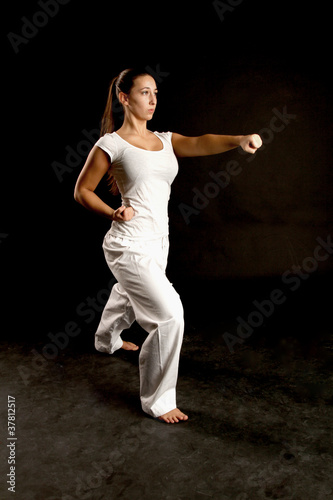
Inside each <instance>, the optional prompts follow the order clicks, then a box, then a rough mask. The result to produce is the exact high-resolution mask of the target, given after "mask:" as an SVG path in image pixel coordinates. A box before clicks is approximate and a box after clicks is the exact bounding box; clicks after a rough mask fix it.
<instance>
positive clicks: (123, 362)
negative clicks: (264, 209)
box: [0, 285, 333, 500]
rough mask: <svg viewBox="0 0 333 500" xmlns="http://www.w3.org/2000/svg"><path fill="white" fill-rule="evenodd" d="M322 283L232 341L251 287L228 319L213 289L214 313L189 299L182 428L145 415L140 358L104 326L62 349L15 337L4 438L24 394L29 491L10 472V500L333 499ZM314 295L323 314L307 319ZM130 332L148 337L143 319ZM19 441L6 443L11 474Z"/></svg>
mask: <svg viewBox="0 0 333 500" xmlns="http://www.w3.org/2000/svg"><path fill="white" fill-rule="evenodd" d="M267 286H268V288H267V290H268V289H271V288H270V286H271V285H267ZM250 290H252V286H249V289H248V291H249V294H250V295H251V293H253V292H252V291H250ZM317 291H318V290H317ZM317 291H316V287H314V288H313V293H312V294H310V295H309V296H308V297H307V296H306V293H305V294H303V295H302V296H301V295H299V299H298V302H297V304H293V305H292V309H293V311H294V313H295V311H296V313H298V314H297V319H296V318H295V315H294V316H293V318H292V317H291V316H290V312H291V311H290V305H289V306H288V305H284V306H281V311H282V307H284V308H285V309H284V310H283V312H281V313H279V314H276V315H275V316H274V314H272V317H270V318H268V319H267V321H265V322H264V323H263V324H262V325H260V327H259V326H258V328H257V329H254V330H255V331H254V332H253V334H252V335H251V336H248V337H247V338H245V339H243V342H237V343H235V344H234V345H233V346H232V347H230V344H229V346H228V345H227V343H226V341H225V336H224V333H225V332H226V331H228V332H229V333H232V332H234V333H235V327H236V323H235V318H236V317H238V316H235V314H237V311H238V312H239V311H240V310H242V311H243V315H244V314H245V312H244V311H247V312H249V311H251V309H250V308H249V303H248V302H246V301H247V299H248V297H249V296H250V295H248V296H246V293H245V295H244V297H243V298H244V303H243V306H242V307H243V309H242V308H241V306H240V302H237V307H235V308H233V307H232V303H233V293H235V294H236V288H235V289H234V291H233V292H231V293H230V295H228V299H226V300H227V301H229V302H228V303H227V306H228V307H227V312H226V313H225V314H224V315H221V312H220V311H219V310H218V303H219V302H218V299H217V298H215V299H213V300H212V301H211V300H209V298H208V297H207V296H206V298H201V299H200V304H201V305H202V306H203V307H207V306H208V304H209V303H210V304H211V303H212V302H213V308H212V309H211V313H210V314H209V316H207V315H206V317H204V315H203V314H202V309H201V312H200V310H199V308H198V307H196V306H198V304H199V299H197V300H198V302H197V303H194V302H193V301H192V299H190V298H189V296H187V298H186V297H185V299H184V302H185V306H189V305H190V302H191V301H192V309H189V308H188V311H190V312H189V313H188V314H187V316H188V317H187V323H186V324H187V326H186V332H185V337H184V343H183V349H182V355H181V363H180V373H179V382H178V387H177V402H178V406H179V407H180V408H181V409H182V410H183V411H185V412H186V413H188V415H189V420H188V422H186V423H180V424H173V425H172V424H169V425H168V424H164V423H161V422H159V421H157V420H155V419H152V418H150V417H147V416H145V414H143V412H142V411H141V408H140V404H139V398H138V391H139V377H138V353H134V352H131V353H129V352H125V351H118V352H117V353H115V355H113V356H108V355H104V354H100V353H97V352H96V351H95V350H94V349H93V347H92V342H91V340H92V338H93V330H92V327H93V325H92V326H90V327H89V328H88V327H87V329H86V331H85V332H84V333H80V335H79V336H77V337H67V341H66V339H65V338H63V339H62V342H63V344H61V343H60V342H61V341H60V339H59V346H58V348H57V349H56V348H55V347H54V344H53V348H52V346H51V345H50V344H51V343H50V340H49V339H48V340H46V339H45V338H44V339H37V340H36V341H35V342H32V341H31V342H27V341H23V340H22V339H20V340H18V339H16V340H15V341H13V340H10V339H6V340H3V341H2V343H1V354H0V363H1V364H0V366H1V373H2V380H3V383H2V384H1V402H2V403H1V417H2V421H3V422H4V423H5V429H6V430H5V432H2V438H1V441H2V443H4V442H5V443H7V442H8V441H9V440H7V425H6V420H7V396H8V395H10V396H12V397H14V398H15V408H16V415H15V417H16V419H15V423H16V429H15V437H17V440H15V454H16V456H15V459H16V464H15V467H16V468H15V496H14V495H13V493H11V492H9V491H8V490H7V486H6V484H5V480H4V479H2V483H1V485H0V487H1V489H2V491H3V493H1V499H3V500H7V498H17V499H19V500H74V499H87V500H102V499H107V500H109V499H124V500H141V499H145V500H171V499H172V500H173V499H179V500H205V499H217V500H250V499H251V500H252V499H253V500H260V499H281V500H282V499H283V500H291V499H293V500H326V499H327V500H328V499H332V498H333V474H332V471H333V441H332V430H333V411H332V399H333V398H332V396H333V373H332V368H333V336H332V332H331V330H330V329H329V328H328V326H329V321H330V312H329V309H328V308H327V304H326V305H325V304H324V305H322V309H320V306H318V304H319V301H320V304H323V300H322V299H323V297H327V290H326V293H325V294H322V296H321V297H319V298H318V293H317ZM257 296H258V295H257ZM314 296H316V297H317V299H316V300H317V302H316V304H315V305H317V306H318V307H319V313H321V316H320V318H321V319H320V320H319V319H318V316H317V314H305V315H303V317H302V318H300V315H299V312H300V310H301V309H302V310H303V311H304V307H305V311H310V307H309V304H310V303H311V304H312V305H313V303H314V302H313V301H314ZM215 297H216V296H215ZM193 300H194V299H193ZM311 301H312V302H311ZM187 302H188V303H187ZM224 304H225V302H224ZM246 304H247V306H246ZM295 305H296V306H297V305H298V307H299V308H301V309H299V310H298V311H297V307H296V309H295ZM229 306H230V307H229ZM246 307H247V309H246ZM318 307H317V308H316V311H317V312H318ZM185 310H186V308H185ZM325 311H326V314H324V312H325ZM288 315H289V316H288ZM221 316H223V318H221ZM244 317H245V316H244ZM287 318H289V320H288V321H287ZM315 320H316V321H315ZM286 325H288V328H287V326H286ZM309 325H310V327H311V328H309V329H307V330H306V333H305V327H306V326H309ZM315 325H317V326H316V328H315ZM82 335H84V338H83V336H82ZM124 337H125V338H127V339H132V340H135V341H138V342H142V341H143V339H144V332H143V331H142V330H141V329H140V327H139V326H138V325H136V324H135V325H133V327H132V328H131V329H130V330H128V331H126V332H125V333H124ZM47 342H48V343H49V346H48V349H47V350H45V346H46V345H47ZM66 342H67V343H66ZM65 344H66V345H65ZM61 346H62V347H61ZM43 349H44V351H43ZM232 351H233V352H232ZM43 352H44V354H46V356H47V357H48V359H46V356H45V355H44V356H43V355H42V354H43ZM9 442H12V441H9ZM8 450H9V448H8V449H7V450H6V451H5V452H4V448H2V455H4V456H3V457H2V459H1V463H0V471H1V477H2V478H4V477H6V474H8V472H9V465H8V463H7V456H8V453H9V451H8ZM3 452H4V453H3Z"/></svg>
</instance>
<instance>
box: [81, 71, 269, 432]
mask: <svg viewBox="0 0 333 500" xmlns="http://www.w3.org/2000/svg"><path fill="white" fill-rule="evenodd" d="M115 99H118V101H119V102H120V103H121V105H122V108H123V111H124V119H123V123H122V125H121V126H120V128H119V129H118V130H116V131H115V125H114V113H113V109H115V105H114V104H115ZM156 104H157V88H156V82H155V80H154V78H153V77H152V76H151V75H149V74H148V73H147V71H146V70H143V71H142V70H135V69H127V70H125V71H123V72H121V73H120V75H119V76H118V77H116V78H114V80H113V81H112V83H111V86H110V91H109V96H108V101H107V105H106V109H105V112H104V115H103V119H102V127H101V138H100V139H99V140H98V141H97V142H96V144H95V145H94V147H93V148H92V150H91V152H90V153H89V156H88V158H87V161H86V163H85V165H84V167H83V169H82V171H81V173H80V175H79V177H78V180H77V183H76V186H75V193H74V197H75V200H76V201H78V202H79V203H81V204H82V205H83V206H84V207H86V208H87V209H89V210H92V211H94V212H96V213H97V214H99V215H101V216H104V217H106V218H108V219H110V220H111V221H112V224H111V229H110V230H109V231H108V232H107V234H106V236H105V239H104V242H103V249H104V253H105V258H106V261H107V263H108V265H109V267H110V269H111V272H112V274H113V275H114V277H115V278H116V280H117V283H116V284H115V285H114V286H113V288H112V291H111V294H110V298H109V300H108V302H107V304H106V306H105V308H104V311H103V313H102V317H101V320H100V324H99V326H98V329H97V331H96V335H95V347H96V349H97V350H98V351H101V352H106V353H109V354H112V353H114V352H115V351H116V350H117V349H120V348H122V349H126V350H133V351H135V350H137V349H139V347H138V346H137V345H135V344H133V343H132V342H125V341H123V340H122V339H121V333H122V331H123V330H124V329H126V328H129V327H130V325H131V324H132V323H133V322H134V320H136V321H137V322H138V323H139V325H140V326H141V327H142V328H143V329H144V330H146V331H147V333H148V336H147V338H146V340H145V341H144V343H143V345H142V347H141V352H140V355H139V370H140V398H141V405H142V409H143V410H144V411H145V412H146V413H147V414H149V415H151V416H153V417H157V418H159V419H160V420H162V421H164V422H167V423H175V422H179V421H185V420H187V419H188V416H187V415H185V414H184V413H183V412H181V411H180V410H179V409H178V408H177V405H176V383H177V376H178V363H179V354H180V349H181V344H182V339H183V331H184V320H183V308H182V303H181V301H180V298H179V295H178V294H177V292H176V291H175V289H174V288H173V286H172V284H171V283H170V282H169V281H168V279H167V277H166V275H165V269H166V265H167V257H168V248H169V247H168V245H169V242H168V212H167V209H168V201H169V196H170V186H171V183H172V181H173V180H174V178H175V176H176V174H177V172H178V162H177V157H184V156H205V155H214V154H218V153H222V152H224V151H228V150H230V149H233V148H236V147H238V146H241V147H242V148H243V150H244V151H246V152H248V153H255V152H256V150H257V149H258V148H259V147H260V146H261V144H262V142H261V139H260V137H259V136H258V135H256V134H253V135H245V136H244V135H239V136H229V135H212V134H208V135H201V136H199V137H185V136H183V135H180V134H176V133H172V132H164V133H159V132H151V131H149V130H147V121H149V120H151V118H152V117H153V115H154V112H155V109H156ZM118 105H119V103H118ZM106 173H107V174H108V177H109V180H110V184H111V192H112V193H114V194H116V193H117V192H120V193H121V196H122V205H121V207H119V208H111V207H110V206H109V205H108V204H106V203H104V202H103V201H102V200H101V199H100V198H99V197H98V196H97V195H96V194H95V189H96V187H97V185H98V184H99V182H100V180H101V179H102V177H103V176H104V175H105V174H106ZM118 190H119V191H118Z"/></svg>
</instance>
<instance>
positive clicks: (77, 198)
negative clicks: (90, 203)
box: [74, 185, 82, 205]
mask: <svg viewBox="0 0 333 500" xmlns="http://www.w3.org/2000/svg"><path fill="white" fill-rule="evenodd" d="M74 200H75V201H77V202H78V203H80V204H81V205H82V192H81V190H80V188H79V186H77V185H76V186H75V188H74Z"/></svg>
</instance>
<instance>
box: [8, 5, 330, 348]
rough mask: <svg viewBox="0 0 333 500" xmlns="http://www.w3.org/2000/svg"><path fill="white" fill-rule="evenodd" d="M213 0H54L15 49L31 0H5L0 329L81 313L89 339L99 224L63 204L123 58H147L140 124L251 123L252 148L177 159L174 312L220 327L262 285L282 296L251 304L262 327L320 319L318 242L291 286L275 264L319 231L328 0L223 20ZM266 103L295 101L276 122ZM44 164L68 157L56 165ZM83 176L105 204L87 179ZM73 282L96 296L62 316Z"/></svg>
mask: <svg viewBox="0 0 333 500" xmlns="http://www.w3.org/2000/svg"><path fill="white" fill-rule="evenodd" d="M227 3H228V2H225V4H227ZM236 3H237V2H236ZM214 5H216V2H211V1H203V0H198V1H197V2H179V1H178V2H175V1H168V2H165V3H158V2H155V3H151V2H135V3H131V2H102V1H101V0H95V1H94V2H79V1H78V0H71V1H69V2H68V3H67V4H66V5H59V12H57V13H56V15H54V16H53V17H51V16H49V18H48V19H47V20H46V21H45V16H44V21H45V25H44V26H42V27H40V28H38V32H37V33H36V34H35V35H34V36H32V37H31V38H30V39H29V40H28V43H26V44H23V43H22V44H20V45H19V46H18V53H15V51H14V49H13V47H12V45H11V43H10V41H9V40H8V38H7V34H8V33H9V32H12V33H15V34H16V35H22V27H23V24H24V21H23V20H22V17H25V18H26V19H28V20H30V21H31V20H33V19H35V20H36V19H37V18H36V13H37V12H40V11H42V8H41V6H40V4H38V2H37V1H36V2H33V1H29V2H27V1H25V2H15V4H12V5H10V6H6V9H7V11H8V12H7V16H6V26H5V30H4V37H3V40H4V43H5V56H4V62H5V72H4V77H5V80H6V91H5V93H4V94H3V96H4V105H3V137H4V140H3V155H2V158H3V163H2V170H1V180H2V182H1V213H2V218H1V226H0V233H1V243H0V266H1V277H2V279H1V282H2V286H1V288H2V298H1V301H2V307H3V313H4V315H5V318H6V321H5V322H4V325H5V327H4V328H3V329H2V331H3V333H2V335H3V337H4V338H13V339H15V338H18V339H26V340H27V341H28V340H29V341H34V340H40V341H42V342H43V341H44V340H45V342H46V341H47V335H48V333H49V332H53V333H55V332H57V331H63V330H64V328H65V325H66V324H67V323H68V322H69V321H74V322H76V323H78V324H79V325H80V327H84V331H85V335H84V336H82V335H81V336H80V342H84V341H85V340H86V341H87V343H88V345H92V333H93V331H94V329H95V326H96V324H97V322H98V320H99V316H100V309H101V308H102V305H103V304H102V302H103V300H102V299H104V300H105V298H106V295H107V294H106V293H105V289H106V288H107V286H108V284H109V282H110V279H111V278H112V276H111V275H110V272H109V270H108V268H107V266H106V264H105V262H104V256H103V252H102V248H101V244H102V240H103V237H104V234H105V232H106V231H107V230H108V228H109V222H108V221H107V220H104V219H101V218H98V217H97V216H95V215H94V214H91V213H89V212H88V211H86V210H84V209H83V208H82V207H81V206H79V205H78V204H77V203H76V202H75V201H74V199H73V190H74V185H75V182H76V179H77V176H78V174H79V171H80V170H81V168H82V166H83V164H84V161H85V157H86V155H87V153H88V150H89V147H91V146H92V145H93V141H91V143H90V144H88V146H89V147H87V145H86V144H83V143H82V141H87V138H86V136H85V134H84V132H83V131H84V130H86V131H93V130H94V131H95V132H94V133H93V134H96V129H98V128H99V124H100V119H101V116H102V113H103V110H104V106H105V102H106V97H107V91H108V86H109V82H110V80H111V79H112V78H113V76H115V75H117V74H118V73H119V72H120V71H121V70H122V69H124V68H126V67H130V66H133V65H138V64H140V65H143V66H145V67H146V66H149V67H150V68H152V69H153V70H154V71H155V72H156V73H157V83H158V87H159V103H158V109H157V112H156V114H155V116H154V118H153V121H152V122H151V123H150V124H149V128H150V129H152V130H159V131H167V130H171V131H175V132H178V133H181V134H184V135H200V134H204V133H221V134H248V133H254V132H257V133H258V132H259V133H260V131H262V130H266V132H263V138H264V143H265V144H264V146H265V147H264V148H262V150H261V151H260V152H258V154H257V155H256V156H255V158H253V157H249V156H247V155H242V154H240V152H239V151H238V150H234V151H231V152H228V153H225V154H224V155H217V156H214V157H206V158H190V159H181V160H180V161H179V164H180V171H179V175H178V176H177V178H176V180H175V182H174V184H173V191H172V197H171V201H170V210H169V214H170V240H171V250H170V258H169V268H168V275H169V276H170V279H171V281H172V282H173V283H174V285H175V287H176V289H177V290H178V291H179V292H180V294H181V297H182V300H183V302H184V305H185V310H186V316H187V319H188V324H190V325H196V324H200V322H201V323H202V324H206V325H207V324H214V325H215V329H214V332H215V335H217V336H218V337H220V338H221V336H222V333H223V331H224V330H225V329H226V328H228V329H229V330H230V331H233V330H234V329H235V326H236V324H237V323H236V317H238V316H239V315H243V316H244V318H246V317H247V315H248V314H249V313H250V312H251V311H253V309H254V306H253V301H254V300H264V299H267V298H269V296H270V293H271V291H272V290H273V289H275V288H278V289H281V290H283V292H284V293H285V295H286V297H287V300H286V301H285V303H284V304H283V305H281V306H279V307H278V308H276V311H275V312H274V314H273V315H272V316H271V317H270V318H269V320H268V325H269V326H270V332H275V333H276V335H279V334H280V333H283V334H285V332H286V330H288V332H290V334H293V335H300V336H302V335H304V333H305V330H307V331H310V332H312V333H313V330H314V328H315V329H316V332H317V333H318V335H324V336H325V335H327V334H328V332H331V318H330V308H331V276H332V270H333V256H331V257H330V258H328V259H327V260H326V261H324V262H320V263H319V265H318V269H316V270H315V271H314V272H311V273H308V276H307V277H306V278H304V280H303V279H302V280H301V285H300V287H299V288H298V289H297V290H296V291H293V292H291V291H290V288H289V289H287V288H286V287H285V285H284V284H283V282H282V279H281V276H282V275H283V273H284V272H286V271H288V270H291V269H292V266H295V265H299V266H302V264H303V262H304V259H307V258H308V257H312V256H313V251H314V249H315V247H316V246H317V245H318V243H317V241H316V238H317V237H321V238H323V239H324V240H325V241H326V239H327V237H328V235H329V234H331V233H332V223H333V211H332V196H331V193H332V186H333V175H332V160H331V158H332V156H331V152H332V123H331V109H332V100H331V95H330V94H331V85H330V77H329V73H330V51H329V48H330V44H331V37H330V27H329V19H330V11H329V5H328V4H323V3H320V4H309V5H305V4H304V3H302V2H283V1H279V2H267V1H257V0H254V1H251V0H243V1H242V2H239V4H238V5H237V6H235V7H234V8H233V10H232V11H228V12H225V14H224V19H222V18H221V17H222V14H221V12H220V16H219V14H218V12H217V10H216V8H215V6H214ZM234 5H235V2H234ZM34 16H35V17H34ZM38 19H39V20H40V22H41V23H42V24H43V22H44V21H43V18H42V17H39V18H38ZM283 109H286V110H287V113H288V114H292V115H294V116H295V117H294V118H293V119H291V120H290V123H289V124H286V125H285V127H284V128H283V130H281V131H279V132H274V133H273V134H272V133H270V132H269V131H268V132H267V129H269V127H270V123H271V120H272V118H273V116H274V110H278V111H280V112H281V113H282V112H283ZM279 124H281V122H279ZM96 139H97V136H96ZM88 142H89V141H88ZM73 150H74V151H76V157H75V158H74V157H73V156H72V157H71V158H72V160H71V161H72V162H73V163H70V160H69V158H68V156H67V155H68V151H73ZM231 160H235V161H237V162H239V165H240V166H241V169H242V171H241V173H240V174H239V175H237V176H233V177H232V178H231V179H230V182H229V184H228V185H227V186H226V187H225V188H224V189H220V192H219V193H218V194H217V195H216V196H212V198H211V199H210V200H208V203H207V204H206V206H205V208H203V209H202V210H200V213H197V214H194V215H191V217H190V219H189V223H188V224H187V223H186V221H185V219H184V217H183V216H182V213H181V212H180V209H179V205H180V204H186V205H188V206H192V207H193V198H194V195H195V192H194V191H193V189H197V190H199V191H200V192H201V193H203V192H204V189H206V191H207V189H208V188H207V184H208V183H209V182H212V178H211V176H210V175H209V172H211V171H213V172H215V173H218V172H220V171H221V170H225V168H226V166H227V164H228V162H230V161H231ZM54 162H58V163H61V164H63V165H65V166H67V168H68V169H69V171H68V172H65V173H64V174H63V175H62V178H61V179H59V178H58V177H57V175H56V173H55V170H54V168H53V167H52V165H54ZM73 165H75V166H73ZM98 192H99V194H100V195H101V196H102V197H103V199H104V200H105V201H108V202H109V203H110V204H111V205H112V204H113V205H114V206H116V205H117V204H118V200H113V199H112V197H111V196H110V195H109V194H108V191H107V189H106V187H105V183H103V182H102V183H101V186H100V187H99V189H98ZM101 290H102V292H100V291H101ZM103 290H104V292H103ZM89 297H90V298H92V299H94V298H95V299H96V300H95V306H94V307H93V310H94V313H91V315H90V317H88V315H86V316H82V315H81V316H80V315H79V314H78V307H79V306H80V305H82V303H87V301H88V298H89ZM88 319H89V321H88ZM264 326H266V325H264ZM216 327H217V328H216ZM193 328H194V327H193Z"/></svg>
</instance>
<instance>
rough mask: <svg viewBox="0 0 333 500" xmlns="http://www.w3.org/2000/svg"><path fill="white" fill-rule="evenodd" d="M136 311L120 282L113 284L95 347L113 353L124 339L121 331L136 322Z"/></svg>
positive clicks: (99, 326) (97, 333)
mask: <svg viewBox="0 0 333 500" xmlns="http://www.w3.org/2000/svg"><path fill="white" fill-rule="evenodd" d="M134 320H135V316H134V311H133V308H132V306H131V303H130V301H129V298H128V295H127V293H126V292H125V290H124V289H123V288H122V286H121V285H120V284H119V283H116V284H115V285H113V287H112V290H111V293H110V297H109V299H108V301H107V303H106V305H105V307H104V310H103V313H102V317H101V320H100V323H99V325H98V328H97V331H96V333H95V348H96V349H97V350H98V351H100V352H106V353H108V354H113V353H114V352H115V351H116V350H117V349H120V348H121V346H122V344H123V341H122V339H121V336H120V335H121V332H122V331H123V330H125V329H126V328H129V327H130V326H131V324H132V323H133V322H134Z"/></svg>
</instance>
